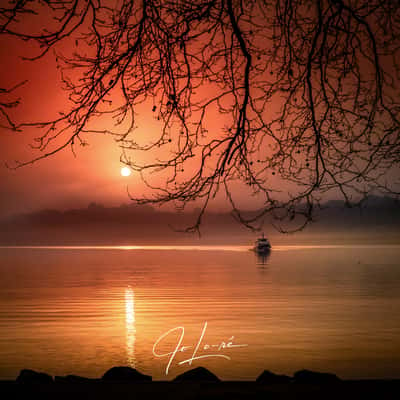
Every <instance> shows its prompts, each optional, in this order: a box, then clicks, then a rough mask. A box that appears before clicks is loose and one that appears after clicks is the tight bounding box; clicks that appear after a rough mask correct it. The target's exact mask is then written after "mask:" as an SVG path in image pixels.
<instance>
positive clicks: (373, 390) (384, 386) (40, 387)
mask: <svg viewBox="0 0 400 400" xmlns="http://www.w3.org/2000/svg"><path fill="white" fill-rule="evenodd" d="M0 396H1V398H2V399H28V398H35V399H36V398H38V399H57V400H63V399H73V400H78V399H91V398H93V399H100V400H101V399H114V400H117V399H127V398H129V399H146V400H151V399H160V398H162V399H177V400H180V399H189V400H191V399H193V400H194V399H196V400H199V399H212V400H214V399H215V400H216V399H232V400H236V399H245V400H251V399H266V400H267V399H282V400H285V399H304V400H306V399H307V400H309V399H340V400H342V399H369V398H371V399H372V398H374V399H399V398H400V379H399V380H342V379H340V378H339V377H337V376H336V375H335V374H332V373H321V372H315V371H308V370H301V371H297V372H296V373H295V374H294V375H293V376H287V375H277V374H274V373H273V372H270V371H264V372H262V373H261V374H260V375H259V377H258V378H257V379H256V381H254V382H250V381H245V382H243V381H235V382H233V381H221V380H220V379H219V378H218V377H217V376H216V375H214V374H213V373H212V372H210V371H209V370H207V369H205V368H203V367H198V368H194V369H192V370H189V371H186V372H185V373H183V374H181V375H179V376H177V377H176V378H175V379H173V380H172V381H168V382H166V381H155V382H154V381H152V377H151V376H148V375H144V374H142V373H140V372H139V371H137V370H135V369H132V368H130V367H113V368H111V369H109V370H108V371H106V372H105V373H104V375H103V376H102V377H101V378H98V379H91V378H85V377H81V376H77V375H67V376H55V377H52V376H50V375H48V374H46V373H43V372H36V371H32V370H26V369H25V370H22V371H21V372H20V374H19V376H18V377H17V379H16V380H15V381H0Z"/></svg>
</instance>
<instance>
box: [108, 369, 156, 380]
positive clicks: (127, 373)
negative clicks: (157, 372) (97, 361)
mask: <svg viewBox="0 0 400 400" xmlns="http://www.w3.org/2000/svg"><path fill="white" fill-rule="evenodd" d="M101 379H102V380H103V381H130V382H140V381H151V380H152V377H151V376H149V375H144V374H142V373H140V372H139V371H136V369H134V368H131V367H113V368H111V369H109V370H108V371H107V372H106V373H105V374H104V375H103V377H102V378H101Z"/></svg>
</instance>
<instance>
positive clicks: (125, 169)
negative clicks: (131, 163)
mask: <svg viewBox="0 0 400 400" xmlns="http://www.w3.org/2000/svg"><path fill="white" fill-rule="evenodd" d="M131 173H132V171H131V169H130V168H129V167H122V168H121V175H122V176H129V175H130V174H131Z"/></svg>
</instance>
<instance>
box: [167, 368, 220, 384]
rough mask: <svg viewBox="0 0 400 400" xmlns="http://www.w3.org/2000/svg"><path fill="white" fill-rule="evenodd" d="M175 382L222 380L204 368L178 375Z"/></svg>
mask: <svg viewBox="0 0 400 400" xmlns="http://www.w3.org/2000/svg"><path fill="white" fill-rule="evenodd" d="M173 381H174V382H193V381H194V382H221V380H220V379H219V378H218V377H217V376H216V375H214V374H213V373H212V372H210V371H209V370H208V369H206V368H204V367H198V368H194V369H191V370H189V371H186V372H184V373H183V374H181V375H178V376H177V377H176V378H175V379H174V380H173Z"/></svg>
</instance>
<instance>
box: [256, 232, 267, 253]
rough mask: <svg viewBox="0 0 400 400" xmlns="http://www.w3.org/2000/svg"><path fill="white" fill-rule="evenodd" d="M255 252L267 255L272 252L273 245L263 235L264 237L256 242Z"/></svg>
mask: <svg viewBox="0 0 400 400" xmlns="http://www.w3.org/2000/svg"><path fill="white" fill-rule="evenodd" d="M254 251H255V252H256V253H258V254H266V253H269V252H270V251H271V243H270V242H269V240H268V239H267V238H266V237H265V236H264V233H263V234H262V237H260V238H258V239H257V240H256V243H255V245H254Z"/></svg>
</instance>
